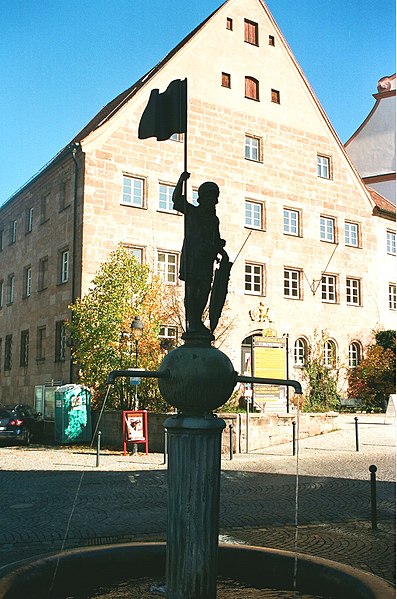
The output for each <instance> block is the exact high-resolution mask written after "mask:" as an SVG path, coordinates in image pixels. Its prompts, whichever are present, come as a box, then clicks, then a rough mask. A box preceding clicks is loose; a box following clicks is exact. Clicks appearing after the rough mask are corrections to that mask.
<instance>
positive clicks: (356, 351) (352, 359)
mask: <svg viewBox="0 0 397 599" xmlns="http://www.w3.org/2000/svg"><path fill="white" fill-rule="evenodd" d="M360 362H361V345H360V344H359V343H357V342H356V341H353V343H350V345H349V366H350V368H354V367H355V366H358V365H359V364H360Z"/></svg>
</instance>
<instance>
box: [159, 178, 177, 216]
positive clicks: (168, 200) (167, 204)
mask: <svg viewBox="0 0 397 599" xmlns="http://www.w3.org/2000/svg"><path fill="white" fill-rule="evenodd" d="M174 189H175V187H173V186H172V185H165V184H164V183H160V185H159V210H164V211H166V212H175V211H174V203H173V201H172V194H173V193H174Z"/></svg>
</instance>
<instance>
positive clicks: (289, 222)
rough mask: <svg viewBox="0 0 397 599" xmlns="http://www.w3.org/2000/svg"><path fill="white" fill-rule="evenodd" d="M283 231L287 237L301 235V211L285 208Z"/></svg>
mask: <svg viewBox="0 0 397 599" xmlns="http://www.w3.org/2000/svg"><path fill="white" fill-rule="evenodd" d="M283 231H284V233H285V234H286V235H296V236H298V235H299V211H298V210H290V209H289V208H284V211H283Z"/></svg>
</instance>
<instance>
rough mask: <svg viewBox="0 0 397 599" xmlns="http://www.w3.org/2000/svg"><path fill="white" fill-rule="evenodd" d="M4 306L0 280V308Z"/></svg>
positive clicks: (2, 283)
mask: <svg viewBox="0 0 397 599" xmlns="http://www.w3.org/2000/svg"><path fill="white" fill-rule="evenodd" d="M3 306H4V281H3V280H1V281H0V308H2V307H3Z"/></svg>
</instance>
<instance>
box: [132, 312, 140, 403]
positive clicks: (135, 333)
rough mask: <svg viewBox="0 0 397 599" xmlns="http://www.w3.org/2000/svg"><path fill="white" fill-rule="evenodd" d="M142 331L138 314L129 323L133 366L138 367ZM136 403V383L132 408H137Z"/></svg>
mask: <svg viewBox="0 0 397 599" xmlns="http://www.w3.org/2000/svg"><path fill="white" fill-rule="evenodd" d="M142 333H143V322H142V321H141V319H140V318H139V316H135V318H134V320H133V321H132V323H131V336H132V338H133V339H134V341H135V368H138V343H139V340H140V339H141V338H142ZM138 407H139V405H138V385H136V386H135V399H134V410H137V409H138Z"/></svg>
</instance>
